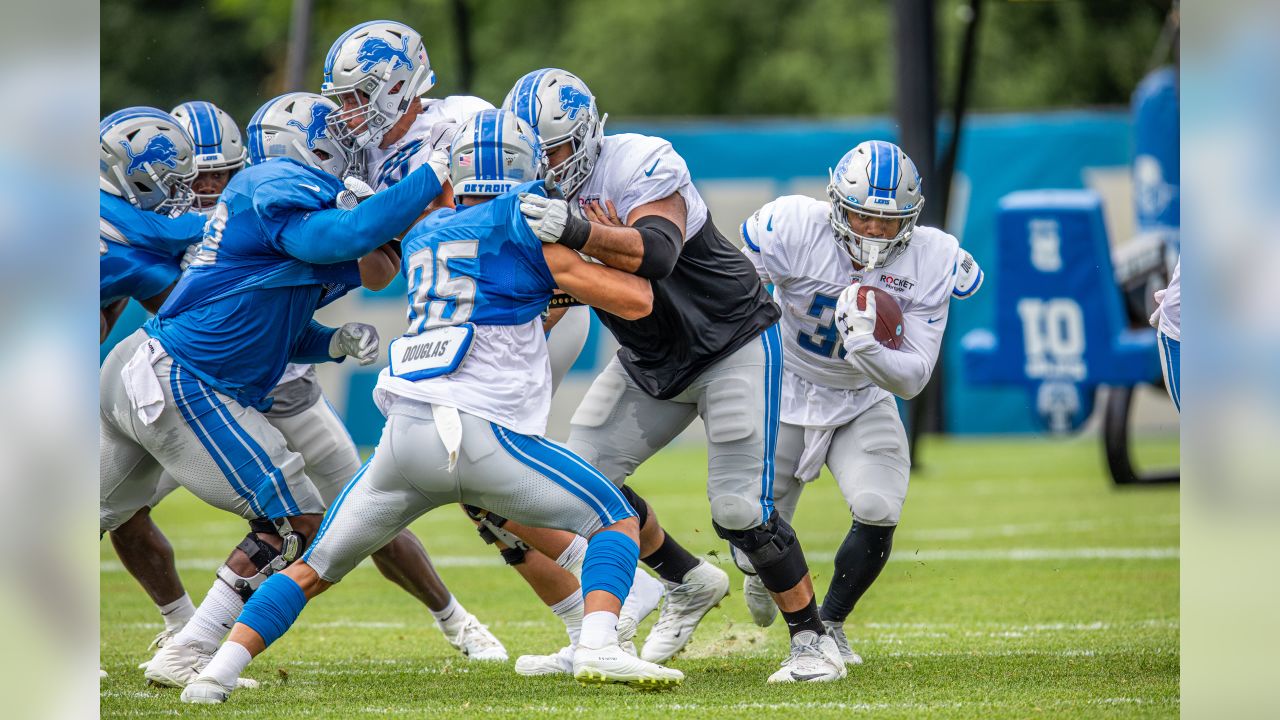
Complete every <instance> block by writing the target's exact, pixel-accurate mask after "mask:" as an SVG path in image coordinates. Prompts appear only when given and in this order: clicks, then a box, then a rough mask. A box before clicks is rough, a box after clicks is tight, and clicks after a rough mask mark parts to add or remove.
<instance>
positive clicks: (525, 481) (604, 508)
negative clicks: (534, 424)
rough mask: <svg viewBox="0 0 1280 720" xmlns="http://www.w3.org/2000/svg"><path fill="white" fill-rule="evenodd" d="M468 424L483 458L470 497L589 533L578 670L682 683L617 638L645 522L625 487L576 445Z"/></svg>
mask: <svg viewBox="0 0 1280 720" xmlns="http://www.w3.org/2000/svg"><path fill="white" fill-rule="evenodd" d="M464 419H465V421H467V422H468V423H469V425H471V426H477V425H478V424H479V421H478V419H477V418H473V417H470V416H464ZM472 421H474V422H472ZM464 427H465V429H464V435H463V444H464V450H465V451H466V452H467V454H468V455H470V456H471V457H476V458H480V459H479V460H478V461H477V462H475V463H474V467H472V468H468V469H467V473H466V477H467V480H466V481H465V483H464V485H463V499H464V501H466V502H468V503H470V504H482V505H483V506H485V507H489V508H493V511H494V512H497V513H499V514H502V515H503V516H506V517H511V518H515V519H517V520H518V521H519V522H521V523H523V524H525V525H530V526H535V527H551V528H558V529H561V530H566V531H569V532H573V533H575V534H577V535H581V536H583V537H587V538H589V539H588V541H587V550H586V553H585V555H584V557H583V562H582V595H583V606H584V607H583V610H584V615H583V621H582V633H581V636H580V637H579V640H578V647H577V649H576V651H575V652H574V658H573V666H574V674H575V676H576V677H578V679H579V680H583V681H598V682H626V683H630V684H639V685H655V684H656V685H663V684H671V683H678V682H679V681H680V680H681V679H682V678H683V677H684V676H683V674H682V673H680V672H679V671H675V670H670V669H667V668H663V667H661V666H658V665H655V664H653V663H649V662H646V661H644V660H641V659H639V658H636V657H634V656H632V655H629V654H627V653H625V652H624V651H623V650H622V648H621V647H620V645H619V640H618V634H617V624H618V616H619V613H620V612H621V609H622V605H623V602H624V601H625V599H626V597H627V595H628V594H629V592H630V588H631V583H632V580H633V578H634V573H635V567H636V562H637V560H638V558H639V554H640V545H639V534H640V532H639V530H640V524H639V522H638V519H637V515H636V512H635V510H634V509H632V507H631V504H630V503H629V502H628V501H627V499H626V497H625V496H623V494H622V492H621V491H619V490H618V488H617V487H615V486H614V485H613V483H612V482H610V481H609V480H608V479H607V478H606V477H605V476H604V475H602V474H600V472H599V471H598V470H596V469H595V468H593V467H591V465H589V464H587V463H586V462H585V461H584V460H583V459H582V458H580V457H578V456H577V455H575V454H574V453H573V452H572V451H571V450H569V449H568V448H566V447H564V446H562V445H559V444H557V443H554V442H551V441H549V440H546V439H545V438H540V437H533V436H527V435H520V434H518V433H515V432H513V431H510V430H507V429H505V428H502V427H500V426H497V425H492V424H490V425H489V429H490V434H489V435H488V436H486V435H484V434H483V432H482V428H479V427H477V428H476V430H481V432H477V431H475V430H472V428H471V427H466V426H464ZM468 431H469V432H470V433H471V441H470V442H471V443H472V445H471V447H469V448H468V447H467V443H468V437H467V434H466V433H467V432H468ZM491 448H493V449H491ZM513 480H514V483H515V484H513Z"/></svg>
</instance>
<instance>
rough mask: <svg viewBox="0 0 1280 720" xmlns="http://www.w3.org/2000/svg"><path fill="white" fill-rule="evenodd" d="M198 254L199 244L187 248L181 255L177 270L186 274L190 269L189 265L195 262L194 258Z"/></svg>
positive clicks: (194, 243) (192, 244)
mask: <svg viewBox="0 0 1280 720" xmlns="http://www.w3.org/2000/svg"><path fill="white" fill-rule="evenodd" d="M199 254H200V243H198V242H193V243H191V244H190V245H188V246H187V251H186V252H184V253H182V260H180V261H179V262H178V269H179V270H181V271H183V272H186V271H187V268H189V267H191V263H193V262H195V259H196V256H197V255H199Z"/></svg>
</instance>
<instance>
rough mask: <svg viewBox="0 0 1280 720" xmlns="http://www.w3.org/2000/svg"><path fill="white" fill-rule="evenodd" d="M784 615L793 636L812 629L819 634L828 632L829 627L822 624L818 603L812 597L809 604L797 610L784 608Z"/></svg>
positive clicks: (788, 629)
mask: <svg viewBox="0 0 1280 720" xmlns="http://www.w3.org/2000/svg"><path fill="white" fill-rule="evenodd" d="M782 617H783V618H785V619H786V621H787V631H788V632H790V633H791V637H795V636H796V633H801V632H804V631H805V630H812V631H813V632H815V633H817V634H818V635H826V634H827V629H826V628H825V627H823V626H822V620H820V619H818V603H817V600H815V599H814V598H810V599H809V604H808V605H806V606H805V607H804V608H802V609H800V610H796V611H795V612H787V611H786V610H783V611H782Z"/></svg>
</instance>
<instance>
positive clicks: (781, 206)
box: [741, 195, 982, 428]
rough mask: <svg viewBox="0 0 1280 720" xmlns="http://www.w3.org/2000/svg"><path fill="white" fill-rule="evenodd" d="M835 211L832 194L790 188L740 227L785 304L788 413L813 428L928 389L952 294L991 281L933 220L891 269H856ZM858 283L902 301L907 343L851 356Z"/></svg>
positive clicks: (788, 418)
mask: <svg viewBox="0 0 1280 720" xmlns="http://www.w3.org/2000/svg"><path fill="white" fill-rule="evenodd" d="M830 212H831V204H830V203H829V202H827V201H825V200H815V199H813V198H810V197H806V196H801V195H788V196H786V197H781V198H778V199H777V200H774V201H773V202H771V203H769V204H767V205H765V206H764V207H762V208H760V209H759V210H758V211H756V213H755V214H754V215H752V216H751V217H750V218H748V219H747V220H746V221H745V222H744V223H743V224H742V227H741V232H742V239H743V245H744V247H743V253H744V254H746V256H747V257H748V258H749V259H750V260H751V262H752V264H753V265H755V267H756V271H757V272H758V273H759V275H760V279H761V280H763V281H764V282H766V283H772V284H773V296H774V300H776V301H777V303H778V305H779V307H781V309H782V319H781V321H780V324H779V329H780V330H781V332H782V347H783V357H784V363H783V381H782V415H781V419H782V421H783V422H785V423H789V424H793V425H803V426H806V427H813V428H825V427H838V426H841V425H844V424H846V423H848V422H849V421H851V420H853V419H854V418H856V417H857V416H858V415H860V414H861V413H862V412H863V411H865V410H866V409H867V408H869V407H871V406H872V405H873V404H874V403H876V402H878V401H879V400H881V399H882V398H884V397H886V396H888V395H889V394H890V392H891V391H893V390H898V391H899V393H900V394H910V395H914V394H915V392H919V388H922V387H923V386H924V383H925V382H927V381H928V378H929V375H930V374H931V373H932V371H933V366H934V364H935V363H936V362H937V358H938V350H939V348H940V346H941V344H942V333H943V331H944V330H945V329H946V327H947V311H948V306H949V302H950V300H951V298H952V297H953V296H955V297H967V296H969V295H971V294H972V293H973V292H974V291H976V290H977V288H978V285H979V284H980V283H981V281H982V271H981V269H979V268H978V266H977V263H976V262H974V261H973V258H972V257H971V256H970V255H969V254H968V253H967V252H965V251H964V250H962V249H960V244H959V242H958V241H957V240H956V239H955V238H954V237H952V236H951V235H948V234H947V233H945V232H943V231H941V230H938V229H936V228H931V227H917V228H916V230H915V232H914V234H913V235H912V237H911V244H910V245H908V246H907V249H906V251H904V252H903V253H902V255H901V256H899V257H898V258H897V259H896V260H894V261H893V263H891V264H890V265H889V266H887V267H881V268H876V269H874V270H871V271H869V272H866V271H859V270H856V269H854V266H853V261H852V260H850V259H849V256H848V254H846V253H845V251H844V249H843V248H841V247H840V246H839V244H838V241H837V239H836V236H835V231H834V230H833V229H832V227H831V223H830V221H829V220H828V214H829V213H830ZM854 282H861V283H862V284H863V285H866V286H868V287H870V288H872V289H873V290H875V291H876V294H877V295H878V294H880V293H886V294H888V295H890V296H892V297H893V299H894V300H896V301H897V302H898V305H899V306H900V307H901V308H902V314H903V318H904V327H903V335H904V342H903V345H902V347H901V349H900V350H897V351H895V350H890V349H888V348H885V347H881V346H879V345H877V346H876V347H875V349H874V350H872V351H870V352H867V353H859V356H858V357H857V358H853V359H851V358H848V357H846V353H845V349H844V345H843V343H842V340H841V337H840V333H839V331H837V330H836V325H835V307H836V299H837V298H839V296H840V293H841V292H843V291H844V290H845V288H847V287H849V286H850V285H851V284H853V283H854ZM903 388H911V389H913V390H914V391H915V392H910V391H908V390H903Z"/></svg>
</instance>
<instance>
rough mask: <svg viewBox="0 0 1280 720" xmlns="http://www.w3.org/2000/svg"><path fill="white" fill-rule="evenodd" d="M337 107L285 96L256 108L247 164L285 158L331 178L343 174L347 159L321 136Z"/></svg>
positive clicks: (322, 100)
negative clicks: (319, 171)
mask: <svg viewBox="0 0 1280 720" xmlns="http://www.w3.org/2000/svg"><path fill="white" fill-rule="evenodd" d="M336 110H337V106H335V105H334V104H333V102H332V101H330V100H329V99H328V98H323V97H320V96H319V95H316V94H314V93H305V92H294V93H285V94H284V95H281V96H279V97H277V98H274V99H272V100H269V101H268V102H267V104H265V105H263V106H262V107H261V108H258V112H256V113H254V115H253V119H252V120H250V121H249V127H248V128H247V132H248V135H249V161H250V162H252V163H254V164H255V165H256V164H257V163H260V162H263V161H266V160H269V159H271V158H275V157H287V158H292V159H294V160H297V161H298V162H300V163H302V164H304V165H309V166H311V167H313V168H316V169H319V170H323V171H325V172H327V173H329V174H330V175H333V176H334V177H339V178H340V177H342V176H343V174H345V173H346V171H347V167H348V164H349V162H350V156H349V155H348V153H347V151H346V148H344V147H343V146H341V145H339V144H338V143H337V142H335V141H334V140H333V138H330V137H329V136H328V134H327V132H325V127H326V121H327V120H328V117H329V115H330V114H332V113H333V112H334V111H336Z"/></svg>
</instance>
